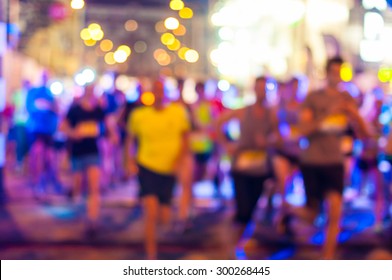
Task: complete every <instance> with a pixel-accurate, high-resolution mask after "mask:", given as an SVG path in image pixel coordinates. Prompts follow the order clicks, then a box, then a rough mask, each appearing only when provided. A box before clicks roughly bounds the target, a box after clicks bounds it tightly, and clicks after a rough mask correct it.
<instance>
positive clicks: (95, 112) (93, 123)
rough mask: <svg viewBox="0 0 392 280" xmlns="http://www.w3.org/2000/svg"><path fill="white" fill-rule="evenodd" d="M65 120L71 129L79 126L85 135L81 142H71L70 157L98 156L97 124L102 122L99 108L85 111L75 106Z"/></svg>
mask: <svg viewBox="0 0 392 280" xmlns="http://www.w3.org/2000/svg"><path fill="white" fill-rule="evenodd" d="M66 118H67V120H68V122H69V123H70V125H71V127H72V128H76V127H77V126H79V128H80V127H81V129H82V130H83V131H85V134H86V137H84V138H82V139H81V140H78V141H74V140H71V155H72V156H73V157H79V156H85V155H96V154H98V145H97V139H98V137H99V127H100V126H99V124H100V122H103V121H104V118H105V112H104V110H103V109H102V108H101V107H99V106H97V107H95V108H93V109H91V110H86V109H84V108H82V106H80V105H79V104H75V105H73V106H72V107H71V108H70V109H69V111H68V114H67V117H66ZM95 131H96V133H95Z"/></svg>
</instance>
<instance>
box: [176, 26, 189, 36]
mask: <svg viewBox="0 0 392 280" xmlns="http://www.w3.org/2000/svg"><path fill="white" fill-rule="evenodd" d="M173 33H174V35H176V36H184V35H185V33H186V28H185V26H183V25H182V24H180V25H179V26H178V28H177V29H174V30H173Z"/></svg>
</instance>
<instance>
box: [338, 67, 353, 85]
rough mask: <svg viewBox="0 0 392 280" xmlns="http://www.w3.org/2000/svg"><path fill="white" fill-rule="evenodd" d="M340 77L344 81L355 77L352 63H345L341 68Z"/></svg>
mask: <svg viewBox="0 0 392 280" xmlns="http://www.w3.org/2000/svg"><path fill="white" fill-rule="evenodd" d="M340 78H341V79H342V81H344V82H349V81H351V80H352V78H353V69H352V67H351V64H349V63H343V64H342V67H341V68H340Z"/></svg>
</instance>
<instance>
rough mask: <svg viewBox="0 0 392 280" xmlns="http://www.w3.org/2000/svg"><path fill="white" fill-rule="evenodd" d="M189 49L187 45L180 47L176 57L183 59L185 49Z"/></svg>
mask: <svg viewBox="0 0 392 280" xmlns="http://www.w3.org/2000/svg"><path fill="white" fill-rule="evenodd" d="M189 50H190V49H189V48H188V47H182V48H180V49H179V50H178V57H179V58H180V59H182V60H185V54H186V52H187V51H189Z"/></svg>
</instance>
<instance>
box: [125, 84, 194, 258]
mask: <svg viewBox="0 0 392 280" xmlns="http://www.w3.org/2000/svg"><path fill="white" fill-rule="evenodd" d="M152 92H153V94H154V104H153V105H152V106H146V107H140V108H137V109H135V110H134V111H133V113H132V114H131V117H130V121H129V124H128V125H129V126H128V130H129V136H128V140H127V141H128V145H129V147H130V149H131V152H132V151H133V153H131V158H130V159H129V160H130V163H129V168H130V170H131V172H136V171H137V175H138V179H139V184H140V197H141V199H142V203H143V210H144V221H145V236H144V237H145V239H144V241H145V249H146V253H147V258H148V259H156V258H157V254H158V248H157V237H156V234H157V224H158V221H159V219H160V220H161V222H162V223H163V225H164V226H166V227H167V226H168V225H169V223H170V220H171V201H172V197H173V189H174V187H175V183H176V174H177V172H178V169H180V168H181V169H182V168H184V167H183V166H180V164H181V163H182V162H183V157H184V155H186V154H188V152H187V151H188V150H189V147H188V146H189V144H188V132H189V129H190V124H189V120H188V116H187V113H186V111H185V110H184V107H183V106H181V105H179V104H166V103H165V94H164V86H163V83H162V82H161V81H155V82H154V84H153V89H152ZM135 138H136V139H137V140H138V147H137V149H136V147H135V145H134V143H135ZM136 150H137V151H136ZM135 156H136V157H135Z"/></svg>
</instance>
